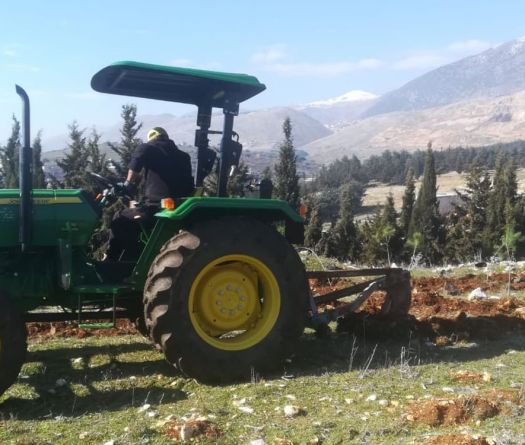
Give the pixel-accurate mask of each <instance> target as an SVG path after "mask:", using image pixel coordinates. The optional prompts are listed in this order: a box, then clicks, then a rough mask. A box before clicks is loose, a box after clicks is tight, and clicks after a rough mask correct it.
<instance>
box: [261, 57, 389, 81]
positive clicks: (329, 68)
mask: <svg viewBox="0 0 525 445" xmlns="http://www.w3.org/2000/svg"><path fill="white" fill-rule="evenodd" d="M381 65H382V63H381V61H379V60H377V59H363V60H359V61H357V62H329V63H272V64H268V65H266V66H265V67H264V68H265V69H266V70H268V71H271V72H274V73H278V74H282V75H285V76H290V77H337V76H342V75H344V74H347V73H350V72H353V71H358V70H369V69H376V68H379V67H380V66H381Z"/></svg>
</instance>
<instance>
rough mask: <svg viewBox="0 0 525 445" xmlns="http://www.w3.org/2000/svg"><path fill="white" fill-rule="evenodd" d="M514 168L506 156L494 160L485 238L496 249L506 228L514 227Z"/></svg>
mask: <svg viewBox="0 0 525 445" xmlns="http://www.w3.org/2000/svg"><path fill="white" fill-rule="evenodd" d="M516 190H517V181H516V168H515V165H514V164H513V163H512V162H509V161H508V159H507V158H506V156H504V155H502V154H500V155H499V156H498V157H497V159H496V171H495V173H494V179H493V189H492V192H491V194H490V197H489V201H488V208H487V226H486V228H485V238H486V240H487V241H488V244H489V245H490V246H491V247H492V248H493V249H495V248H497V246H498V245H499V242H500V240H501V238H502V236H503V235H504V232H505V228H506V227H507V226H509V227H511V228H514V226H515V225H516V219H515V216H516V215H515V206H516V202H517V193H516Z"/></svg>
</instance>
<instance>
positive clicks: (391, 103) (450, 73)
mask: <svg viewBox="0 0 525 445" xmlns="http://www.w3.org/2000/svg"><path fill="white" fill-rule="evenodd" d="M524 72H525V37H520V38H518V39H515V40H512V41H510V42H506V43H503V44H501V45H499V46H497V47H495V48H490V49H488V50H486V51H483V52H482V53H480V54H477V55H474V56H470V57H466V58H464V59H461V60H458V61H457V62H454V63H450V64H448V65H444V66H441V67H439V68H436V69H435V70H432V71H429V72H428V73H426V74H424V75H422V76H420V77H417V78H416V79H414V80H412V81H410V82H408V83H407V84H405V85H403V86H402V87H401V88H399V89H397V90H394V91H391V92H389V93H387V94H384V95H383V96H381V97H380V98H379V99H378V100H377V102H376V103H375V104H374V105H373V106H372V107H370V108H369V109H368V110H367V111H366V113H365V116H373V115H379V114H384V113H391V112H395V111H411V110H423V109H425V108H432V107H438V106H443V105H448V104H451V103H455V102H459V101H462V100H467V99H471V98H476V97H498V96H505V95H509V94H513V93H515V92H518V91H522V90H524V89H525V76H524V75H523V73H524Z"/></svg>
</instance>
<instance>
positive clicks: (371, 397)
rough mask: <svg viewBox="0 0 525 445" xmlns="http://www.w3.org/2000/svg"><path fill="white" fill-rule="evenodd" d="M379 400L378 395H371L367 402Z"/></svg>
mask: <svg viewBox="0 0 525 445" xmlns="http://www.w3.org/2000/svg"><path fill="white" fill-rule="evenodd" d="M376 400H377V395H376V394H370V395H369V396H368V397H367V398H366V401H367V402H375V401H376Z"/></svg>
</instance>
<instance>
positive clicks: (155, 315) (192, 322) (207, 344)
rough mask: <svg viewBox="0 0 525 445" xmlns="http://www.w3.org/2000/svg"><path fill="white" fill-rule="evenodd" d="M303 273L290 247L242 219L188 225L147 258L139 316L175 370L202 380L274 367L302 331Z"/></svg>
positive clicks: (304, 314)
mask: <svg viewBox="0 0 525 445" xmlns="http://www.w3.org/2000/svg"><path fill="white" fill-rule="evenodd" d="M308 292H309V289H308V287H307V279H306V274H305V271H304V267H303V265H302V263H301V261H300V259H299V257H298V255H297V253H296V252H295V250H294V249H293V247H292V246H290V245H289V244H288V242H287V241H286V240H285V239H284V237H282V236H281V235H280V234H279V233H277V232H276V231H275V230H274V229H273V228H272V227H269V226H267V225H265V224H262V223H261V222H258V221H254V220H247V219H240V218H239V219H227V220H216V221H207V222H203V223H200V224H196V225H195V226H194V227H193V228H192V229H191V231H187V232H181V233H179V234H178V235H176V236H174V237H173V238H171V239H170V240H169V241H168V242H167V243H166V244H165V245H164V246H163V248H162V250H161V252H160V253H159V255H158V256H157V258H156V259H155V260H154V262H153V263H152V266H151V268H150V272H149V275H148V280H147V282H146V287H145V297H144V303H145V307H144V309H145V321H146V326H147V328H148V330H149V333H150V337H151V338H152V340H153V341H154V342H155V343H157V344H160V345H161V347H162V349H163V351H164V354H165V356H166V359H167V360H168V362H170V363H171V364H173V365H174V366H175V367H176V368H178V369H179V370H180V371H182V372H183V373H185V374H187V375H189V376H191V377H194V378H197V379H199V380H201V381H208V382H225V381H231V380H237V379H243V378H245V379H246V378H250V377H251V376H252V375H253V374H254V373H258V372H261V371H267V370H270V369H275V368H276V367H278V366H279V364H281V363H282V360H283V359H284V358H286V357H287V356H289V354H290V353H291V351H292V348H293V346H294V344H295V342H296V340H297V338H298V337H299V336H300V335H301V334H302V332H303V330H304V326H305V322H306V317H307V311H308Z"/></svg>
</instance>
